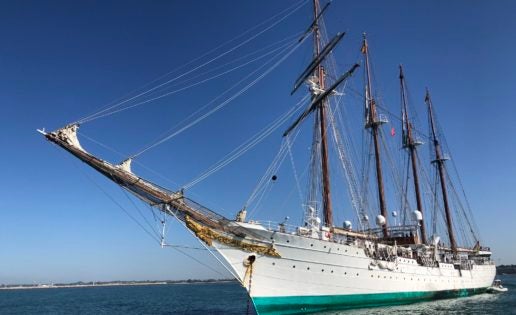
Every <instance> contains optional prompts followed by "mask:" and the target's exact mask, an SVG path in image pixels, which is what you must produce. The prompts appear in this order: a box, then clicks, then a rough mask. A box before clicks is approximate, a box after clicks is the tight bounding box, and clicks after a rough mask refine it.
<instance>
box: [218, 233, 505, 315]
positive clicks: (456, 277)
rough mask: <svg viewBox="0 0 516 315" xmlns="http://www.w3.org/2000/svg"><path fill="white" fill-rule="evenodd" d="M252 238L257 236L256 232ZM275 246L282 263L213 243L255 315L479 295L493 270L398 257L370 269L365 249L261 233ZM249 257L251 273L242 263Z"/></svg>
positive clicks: (490, 279)
mask: <svg viewBox="0 0 516 315" xmlns="http://www.w3.org/2000/svg"><path fill="white" fill-rule="evenodd" d="M254 233H256V232H254ZM258 233H260V234H261V235H262V236H263V239H268V240H271V241H274V247H275V248H276V250H277V251H278V253H279V254H280V255H281V257H271V256H265V255H259V254H253V253H250V252H247V251H244V250H241V249H239V248H235V247H230V246H227V245H224V244H221V243H217V242H214V244H213V245H214V246H215V248H216V249H217V250H218V252H219V253H220V254H221V255H222V256H223V257H224V259H225V260H226V261H227V263H228V264H229V265H230V266H231V268H232V270H233V271H234V273H235V274H236V275H237V276H238V277H239V278H240V280H241V281H242V283H243V284H244V286H245V287H246V289H247V290H248V292H249V294H250V296H251V298H252V299H253V302H254V304H255V307H256V309H257V311H258V312H259V313H260V314H264V313H281V314H285V313H299V312H312V311H322V310H331V309H344V308H354V307H364V306H375V305H389V304H403V303H410V302H414V301H417V300H425V299H436V298H444V297H456V296H467V295H470V294H475V293H482V292H484V291H485V289H486V288H487V287H489V286H490V285H491V284H492V282H493V279H494V277H495V273H496V269H495V266H494V265H493V264H483V265H473V266H472V268H471V269H470V270H459V269H456V268H455V267H454V266H453V265H452V264H444V263H441V264H439V267H424V266H421V265H418V264H417V262H416V260H414V259H408V258H402V257H398V258H396V260H395V261H392V262H388V263H387V262H384V263H380V264H379V266H378V267H375V268H371V263H374V260H373V259H371V258H370V257H368V256H367V255H366V253H365V251H364V249H363V248H359V247H357V246H356V245H345V244H337V243H334V242H328V241H322V240H319V239H313V238H308V237H301V236H297V235H292V234H286V233H277V232H272V231H267V230H263V231H259V232H258ZM250 255H255V257H256V260H255V261H254V262H253V264H252V267H249V264H245V263H244V262H245V261H246V260H247V259H248V257H249V256H250Z"/></svg>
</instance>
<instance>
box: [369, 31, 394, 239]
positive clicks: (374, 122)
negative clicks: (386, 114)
mask: <svg viewBox="0 0 516 315" xmlns="http://www.w3.org/2000/svg"><path fill="white" fill-rule="evenodd" d="M362 53H363V54H364V58H365V72H366V85H367V86H366V106H368V108H366V110H367V112H366V113H367V114H368V115H367V117H366V120H367V121H366V128H371V130H372V134H373V142H374V155H375V160H376V180H377V183H378V185H377V186H378V199H379V203H380V214H381V215H382V216H383V217H384V218H385V224H384V225H383V226H382V230H383V236H384V237H388V236H389V231H388V230H387V205H386V202H385V191H384V188H383V174H382V161H381V159H380V140H379V130H378V128H379V127H380V125H381V124H382V123H383V122H382V121H381V120H380V119H378V115H377V113H376V102H375V100H374V98H373V94H372V89H371V73H370V66H369V48H368V46H367V39H366V34H365V33H364V41H363V44H362Z"/></svg>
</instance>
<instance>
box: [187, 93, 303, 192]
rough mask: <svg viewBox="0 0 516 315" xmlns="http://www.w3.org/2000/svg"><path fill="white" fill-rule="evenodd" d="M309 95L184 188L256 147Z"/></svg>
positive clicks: (298, 108) (299, 106) (300, 105)
mask: <svg viewBox="0 0 516 315" xmlns="http://www.w3.org/2000/svg"><path fill="white" fill-rule="evenodd" d="M307 98H308V97H305V98H303V99H302V100H301V101H299V102H298V103H297V104H296V105H294V106H293V107H292V108H291V109H290V110H288V111H287V112H286V113H284V114H283V115H281V116H280V117H279V118H277V119H276V120H275V121H273V122H272V123H270V124H269V125H268V126H266V127H265V128H263V129H262V130H260V131H259V132H258V133H256V134H255V135H254V136H252V137H251V138H250V139H248V140H246V141H245V142H244V143H242V144H241V145H239V146H238V147H237V148H235V149H234V150H233V151H231V152H230V153H229V154H227V155H226V156H225V157H224V158H223V159H221V160H220V161H219V162H217V163H215V164H214V165H212V166H211V167H210V168H209V169H208V170H206V171H205V172H203V173H202V174H201V175H199V176H198V177H197V178H195V179H193V180H192V181H190V182H189V183H188V184H185V185H184V186H183V188H184V189H189V188H191V187H192V186H194V185H196V184H198V183H199V182H201V181H203V180H204V179H206V178H207V177H209V176H210V175H212V174H213V173H215V172H217V171H219V170H220V169H222V168H223V167H225V166H226V165H228V164H229V163H231V162H233V161H234V160H236V159H237V158H239V157H240V156H242V155H243V154H245V153H246V152H248V151H249V150H250V149H252V148H253V147H255V146H256V145H257V144H259V143H260V142H262V141H263V140H264V139H266V138H267V137H268V136H269V135H270V134H271V133H272V132H274V131H275V130H276V129H278V128H279V127H280V126H282V125H283V124H284V123H285V122H286V121H287V120H288V119H289V118H290V117H292V115H294V114H295V113H297V112H298V111H299V110H300V109H301V108H302V106H303V105H304V103H305V101H306V100H307Z"/></svg>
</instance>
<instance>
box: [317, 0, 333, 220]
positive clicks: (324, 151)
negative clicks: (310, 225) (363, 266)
mask: <svg viewBox="0 0 516 315" xmlns="http://www.w3.org/2000/svg"><path fill="white" fill-rule="evenodd" d="M313 5H314V26H313V27H314V28H313V38H314V59H315V58H317V57H318V56H319V54H320V52H321V32H320V30H319V21H318V19H319V0H313ZM313 76H314V77H315V81H316V82H319V89H320V90H321V91H324V88H325V82H324V77H325V73H324V68H323V67H322V65H321V64H318V65H317V67H316V68H315V70H314V74H313ZM318 94H319V91H315V90H312V101H313V100H315V99H316V98H317V96H318ZM326 104H327V102H326V100H322V102H321V103H320V105H319V126H320V132H321V168H322V188H323V191H322V193H323V195H322V201H323V212H324V224H325V225H326V226H328V227H331V226H333V213H332V206H331V192H330V170H329V161H328V141H327V134H326V133H327V132H326V107H327V105H326Z"/></svg>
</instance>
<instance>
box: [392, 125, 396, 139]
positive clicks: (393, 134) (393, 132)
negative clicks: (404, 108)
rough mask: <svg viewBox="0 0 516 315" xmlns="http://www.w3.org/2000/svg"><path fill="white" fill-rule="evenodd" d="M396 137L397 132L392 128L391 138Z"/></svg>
mask: <svg viewBox="0 0 516 315" xmlns="http://www.w3.org/2000/svg"><path fill="white" fill-rule="evenodd" d="M395 135H396V130H394V127H392V128H391V136H393V137H394V136H395Z"/></svg>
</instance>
